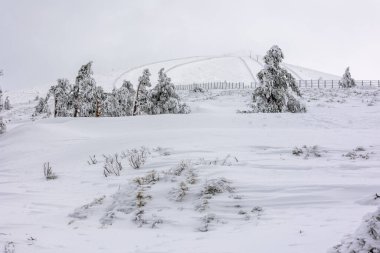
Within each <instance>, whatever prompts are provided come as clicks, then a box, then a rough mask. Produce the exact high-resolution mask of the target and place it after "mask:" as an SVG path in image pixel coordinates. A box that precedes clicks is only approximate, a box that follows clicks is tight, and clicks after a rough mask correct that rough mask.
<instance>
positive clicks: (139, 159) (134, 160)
mask: <svg viewBox="0 0 380 253" xmlns="http://www.w3.org/2000/svg"><path fill="white" fill-rule="evenodd" d="M148 155H149V150H148V149H147V148H145V147H141V148H140V149H131V150H128V151H127V158H128V162H129V165H131V167H132V168H134V169H139V168H141V166H143V165H144V164H145V162H146V159H147V158H148Z"/></svg>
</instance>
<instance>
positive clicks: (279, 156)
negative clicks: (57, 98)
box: [0, 88, 380, 253]
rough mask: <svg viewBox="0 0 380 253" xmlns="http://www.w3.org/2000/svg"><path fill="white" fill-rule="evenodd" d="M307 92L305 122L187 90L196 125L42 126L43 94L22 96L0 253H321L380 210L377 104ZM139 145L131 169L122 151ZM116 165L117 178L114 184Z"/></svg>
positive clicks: (354, 95)
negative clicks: (138, 160)
mask: <svg viewBox="0 0 380 253" xmlns="http://www.w3.org/2000/svg"><path fill="white" fill-rule="evenodd" d="M303 92H304V102H305V103H306V105H307V107H308V112H307V113H304V114H288V113H283V114H237V113H236V111H237V110H239V109H245V108H246V104H247V103H248V102H249V100H250V97H251V96H250V93H249V91H248V90H234V91H231V90H213V91H210V92H205V93H192V92H187V91H182V92H181V93H180V95H181V97H182V98H183V100H184V101H185V102H186V103H188V104H189V105H190V106H191V108H192V113H191V114H187V115H156V116H137V117H121V118H55V119H54V118H48V119H35V120H34V121H31V120H30V111H31V109H28V108H32V106H34V104H35V101H34V100H33V98H34V96H35V94H29V95H30V97H29V99H28V95H27V94H28V93H26V92H19V96H20V101H21V102H18V101H16V100H15V103H14V104H13V106H14V108H13V109H12V110H11V111H8V112H7V113H6V114H4V113H2V115H3V116H4V117H5V118H6V119H7V120H12V121H11V122H10V123H9V126H10V127H9V130H8V132H7V133H5V134H3V135H0V154H1V155H0V203H1V208H0V248H3V247H4V245H5V247H8V248H11V247H15V252H17V253H23V252H28V253H30V252H70V253H71V252H92V253H96V252H173V253H174V252H207V253H209V252H285V253H298V252H299V253H301V252H302V253H304V252H308V253H314V252H315V253H319V252H326V251H327V250H328V249H331V247H333V246H334V245H337V244H338V243H339V242H340V241H341V239H342V238H343V237H344V236H345V235H346V234H348V233H354V232H355V230H356V228H357V227H360V223H361V217H363V216H364V215H365V214H366V213H368V212H373V211H375V210H376V208H377V206H378V205H379V204H380V203H379V200H374V199H373V196H374V194H375V193H379V180H378V179H379V177H380V171H379V169H378V168H379V164H380V139H379V137H378V136H379V135H378V126H379V124H380V103H379V99H380V97H379V95H380V94H379V90H378V89H376V88H372V89H359V88H357V89H352V90H342V89H319V90H318V89H308V90H303ZM14 96H17V94H16V93H15V94H14ZM22 96H23V98H22V99H21V97H22ZM25 100H28V101H29V100H30V101H31V102H30V103H24V102H22V101H25ZM17 119H19V120H17ZM21 119H23V120H21ZM141 146H145V147H146V148H147V149H149V151H150V154H149V155H148V156H147V160H146V163H145V164H144V165H143V166H142V167H141V168H140V169H133V168H132V167H131V166H130V163H129V159H128V152H127V150H131V149H133V148H138V149H139V148H140V147H141ZM295 147H297V149H296V148H295ZM116 153H117V154H118V160H119V162H120V165H121V166H122V170H121V171H120V176H116V175H109V176H108V177H105V176H104V166H106V165H107V161H106V157H110V156H114V154H116ZM94 155H95V160H96V162H91V160H90V156H91V157H93V156H94ZM103 155H105V156H106V157H104V156H103ZM46 162H49V163H50V165H51V166H52V169H53V172H54V173H56V175H57V176H58V178H57V179H55V180H46V179H45V178H44V174H43V164H44V163H46ZM107 166H108V165H107ZM153 170H154V171H155V172H154V173H152V171H153ZM182 182H183V183H184V184H185V185H184V186H183V185H182V184H181V183H182ZM361 235H362V234H360V236H361ZM348 244H349V242H347V241H344V245H348ZM373 245H376V243H374V244H373ZM341 248H342V249H343V248H344V247H341ZM350 249H352V247H351V248H350Z"/></svg>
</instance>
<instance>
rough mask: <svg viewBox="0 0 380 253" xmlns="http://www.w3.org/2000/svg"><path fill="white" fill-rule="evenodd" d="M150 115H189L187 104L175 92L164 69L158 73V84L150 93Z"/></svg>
mask: <svg viewBox="0 0 380 253" xmlns="http://www.w3.org/2000/svg"><path fill="white" fill-rule="evenodd" d="M149 101H150V103H149V114H163V113H189V112H190V110H189V108H188V107H187V106H186V105H185V104H181V103H180V97H179V96H178V94H177V93H176V92H175V87H174V84H173V83H172V82H171V79H170V78H169V77H168V76H167V75H166V74H165V72H164V69H163V68H162V69H161V70H160V71H159V72H158V83H157V85H156V86H155V87H154V88H153V89H152V90H151V91H150V93H149Z"/></svg>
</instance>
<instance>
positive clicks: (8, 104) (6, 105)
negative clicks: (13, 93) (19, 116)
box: [4, 97, 12, 110]
mask: <svg viewBox="0 0 380 253" xmlns="http://www.w3.org/2000/svg"><path fill="white" fill-rule="evenodd" d="M11 108H12V106H11V102H10V101H9V97H6V98H5V101H4V110H10V109H11Z"/></svg>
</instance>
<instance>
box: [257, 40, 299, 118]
mask: <svg viewBox="0 0 380 253" xmlns="http://www.w3.org/2000/svg"><path fill="white" fill-rule="evenodd" d="M283 59H284V55H283V53H282V50H281V49H280V48H279V47H278V46H273V47H272V48H271V49H270V50H269V51H268V52H267V54H266V55H265V56H264V62H265V66H264V69H263V70H261V71H260V72H259V73H258V74H257V77H258V79H259V81H260V84H261V86H260V87H258V88H256V89H255V91H254V93H253V102H254V103H253V111H254V112H272V113H273V112H293V113H294V112H305V111H306V109H305V107H304V106H303V105H302V104H301V103H300V102H299V101H298V97H299V96H301V93H300V91H299V89H298V87H297V85H296V80H295V78H294V77H293V76H292V75H291V74H290V73H289V72H288V71H287V70H286V69H284V68H282V67H281V66H280V63H281V62H282V60H283Z"/></svg>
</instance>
